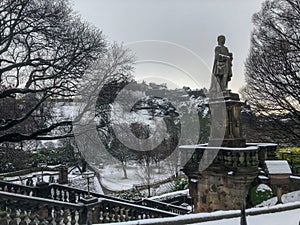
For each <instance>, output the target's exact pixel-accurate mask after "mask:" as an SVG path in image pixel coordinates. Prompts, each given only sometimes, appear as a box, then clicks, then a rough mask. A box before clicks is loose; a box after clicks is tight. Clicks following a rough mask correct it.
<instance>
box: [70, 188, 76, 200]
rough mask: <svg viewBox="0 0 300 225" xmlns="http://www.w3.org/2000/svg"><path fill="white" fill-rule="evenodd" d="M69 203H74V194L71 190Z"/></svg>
mask: <svg viewBox="0 0 300 225" xmlns="http://www.w3.org/2000/svg"><path fill="white" fill-rule="evenodd" d="M69 202H71V203H76V194H75V192H74V191H73V190H72V191H69Z"/></svg>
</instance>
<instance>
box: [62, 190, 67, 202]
mask: <svg viewBox="0 0 300 225" xmlns="http://www.w3.org/2000/svg"><path fill="white" fill-rule="evenodd" d="M63 201H64V202H68V196H67V190H63Z"/></svg>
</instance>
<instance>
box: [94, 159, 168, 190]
mask: <svg viewBox="0 0 300 225" xmlns="http://www.w3.org/2000/svg"><path fill="white" fill-rule="evenodd" d="M126 171H127V177H128V178H127V179H124V174H123V169H122V167H121V165H120V164H109V165H105V166H104V167H103V169H99V173H100V176H101V183H102V184H103V185H104V186H105V187H107V188H108V189H110V190H113V191H124V190H128V189H131V188H134V187H135V186H138V185H145V184H147V180H146V178H145V177H146V176H147V175H146V174H145V173H143V168H141V167H140V166H138V165H136V164H131V165H128V166H127V169H126ZM171 176H172V174H171V173H170V172H169V171H168V170H166V169H165V168H162V169H161V172H160V173H159V172H158V169H157V168H153V169H152V171H151V178H150V184H153V183H157V182H160V181H163V180H165V179H167V178H169V177H171ZM171 187H172V183H167V184H163V185H161V186H160V187H158V188H151V192H152V193H151V194H152V195H156V194H159V193H163V192H165V191H167V190H170V188H171Z"/></svg>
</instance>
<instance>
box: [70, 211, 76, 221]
mask: <svg viewBox="0 0 300 225" xmlns="http://www.w3.org/2000/svg"><path fill="white" fill-rule="evenodd" d="M76 214H77V211H76V210H74V209H72V210H70V217H71V225H75V224H76V223H77V221H76Z"/></svg>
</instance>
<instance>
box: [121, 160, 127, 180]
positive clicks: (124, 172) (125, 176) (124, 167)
mask: <svg viewBox="0 0 300 225" xmlns="http://www.w3.org/2000/svg"><path fill="white" fill-rule="evenodd" d="M122 169H123V174H124V177H123V179H128V176H127V170H126V162H122Z"/></svg>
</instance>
